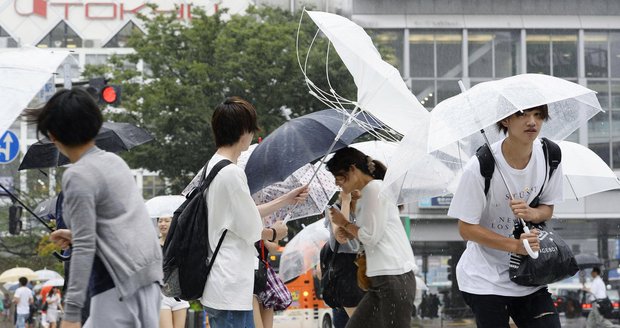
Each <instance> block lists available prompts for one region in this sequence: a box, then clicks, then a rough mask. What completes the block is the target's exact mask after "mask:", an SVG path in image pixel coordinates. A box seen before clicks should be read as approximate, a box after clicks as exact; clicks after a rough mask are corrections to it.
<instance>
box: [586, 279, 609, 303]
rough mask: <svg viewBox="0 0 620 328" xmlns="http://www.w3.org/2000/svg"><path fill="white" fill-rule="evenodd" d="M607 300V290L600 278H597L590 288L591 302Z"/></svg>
mask: <svg viewBox="0 0 620 328" xmlns="http://www.w3.org/2000/svg"><path fill="white" fill-rule="evenodd" d="M605 298H607V288H605V283H604V282H603V279H601V277H600V276H597V277H596V278H594V279H593V280H592V286H590V297H589V299H590V302H593V301H596V300H600V299H605Z"/></svg>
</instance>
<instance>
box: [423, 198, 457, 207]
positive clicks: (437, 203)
mask: <svg viewBox="0 0 620 328" xmlns="http://www.w3.org/2000/svg"><path fill="white" fill-rule="evenodd" d="M450 202H452V195H448V196H439V197H431V198H424V199H420V200H418V207H419V208H448V207H450Z"/></svg>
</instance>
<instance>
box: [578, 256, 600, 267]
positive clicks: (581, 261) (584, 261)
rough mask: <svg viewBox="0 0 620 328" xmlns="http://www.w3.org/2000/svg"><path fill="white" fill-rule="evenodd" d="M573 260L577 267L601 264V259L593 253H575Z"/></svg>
mask: <svg viewBox="0 0 620 328" xmlns="http://www.w3.org/2000/svg"><path fill="white" fill-rule="evenodd" d="M575 261H577V266H578V267H579V269H586V268H593V267H600V266H602V265H603V261H601V259H599V258H598V256H596V255H594V254H587V253H586V254H577V255H575Z"/></svg>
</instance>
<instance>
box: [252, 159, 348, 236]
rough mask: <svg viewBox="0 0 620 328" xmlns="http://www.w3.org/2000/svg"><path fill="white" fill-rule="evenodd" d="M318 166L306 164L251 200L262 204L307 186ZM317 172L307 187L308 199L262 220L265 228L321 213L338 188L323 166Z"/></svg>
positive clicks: (253, 196) (264, 189)
mask: <svg viewBox="0 0 620 328" xmlns="http://www.w3.org/2000/svg"><path fill="white" fill-rule="evenodd" d="M318 164H319V163H316V164H315V165H311V164H306V165H304V166H302V167H301V168H299V169H298V170H297V171H295V172H293V174H291V176H290V177H288V178H286V179H285V180H284V181H282V182H277V183H274V184H272V185H270V186H267V187H265V188H263V189H261V190H260V191H258V192H256V193H255V194H253V195H252V198H254V201H255V202H256V203H257V204H264V203H267V202H270V201H272V200H274V199H276V198H278V197H280V196H282V195H284V194H285V193H287V192H289V191H291V190H293V189H295V188H297V187H301V186H304V185H307V184H308V183H309V182H310V179H311V178H312V176H313V175H314V171H315V170H316V169H317V167H318ZM318 170H319V171H318V172H317V175H316V177H315V178H314V179H313V180H312V182H310V184H309V186H308V198H307V199H306V201H305V202H304V203H301V204H297V205H289V206H285V207H282V208H280V209H279V210H277V211H276V212H274V213H273V214H272V215H270V216H268V217H266V218H263V220H264V221H265V224H266V225H267V226H270V225H271V224H273V223H274V222H275V221H277V220H284V219H286V220H295V219H300V218H304V217H308V216H314V215H319V214H321V213H323V211H324V210H325V207H327V204H328V203H329V200H330V199H331V198H332V197H333V196H334V194H335V193H336V191H338V189H339V188H338V187H337V186H336V183H335V179H334V176H333V175H332V174H331V173H330V172H329V171H327V169H325V166H321V167H320V168H319V169H318ZM289 211H291V213H290V217H289V218H287V214H288V213H289Z"/></svg>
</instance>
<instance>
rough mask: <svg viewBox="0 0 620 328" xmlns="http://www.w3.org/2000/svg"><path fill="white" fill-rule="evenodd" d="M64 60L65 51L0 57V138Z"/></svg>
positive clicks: (22, 50) (24, 51) (32, 50)
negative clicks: (0, 102) (0, 77)
mask: <svg viewBox="0 0 620 328" xmlns="http://www.w3.org/2000/svg"><path fill="white" fill-rule="evenodd" d="M67 56H69V52H68V51H57V50H54V51H51V50H43V49H39V48H28V47H23V48H16V49H11V50H9V51H3V52H2V53H0V76H2V79H0V99H2V104H1V105H0V135H2V134H4V132H5V131H6V130H7V129H8V128H9V127H10V126H11V124H13V121H15V119H16V118H17V117H18V116H19V114H20V113H21V112H22V111H23V110H24V109H25V108H26V107H27V106H28V103H29V102H30V101H31V100H32V98H34V96H35V95H36V94H37V93H38V92H39V91H40V90H41V88H43V86H44V85H45V83H47V81H48V80H49V79H50V78H51V77H52V74H54V72H56V69H57V68H58V66H60V64H62V62H63V61H64V60H65V59H66V58H67Z"/></svg>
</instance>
